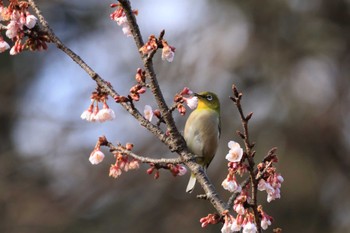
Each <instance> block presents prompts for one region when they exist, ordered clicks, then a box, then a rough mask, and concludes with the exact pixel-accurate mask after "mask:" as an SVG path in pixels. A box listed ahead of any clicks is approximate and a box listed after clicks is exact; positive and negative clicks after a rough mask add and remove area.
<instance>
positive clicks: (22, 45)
mask: <svg viewBox="0 0 350 233" xmlns="http://www.w3.org/2000/svg"><path fill="white" fill-rule="evenodd" d="M28 8H29V4H28V2H25V1H20V2H18V1H10V4H9V5H8V7H5V6H4V5H3V3H2V1H0V22H1V21H3V22H5V23H7V25H6V26H5V28H6V33H5V34H6V36H7V37H8V38H9V39H11V40H12V41H13V42H14V45H13V46H12V48H11V50H10V54H11V55H16V54H18V53H20V52H22V51H23V50H31V51H41V50H45V49H47V44H46V43H48V42H50V39H49V37H48V35H47V34H46V33H44V32H42V31H40V30H39V28H38V27H35V26H36V24H37V18H36V17H35V16H34V15H31V14H30V12H29V11H28ZM25 38H27V39H25ZM9 48H10V45H9V44H8V43H7V42H6V41H5V40H4V39H3V38H2V37H1V36H0V52H4V51H6V50H7V49H9Z"/></svg>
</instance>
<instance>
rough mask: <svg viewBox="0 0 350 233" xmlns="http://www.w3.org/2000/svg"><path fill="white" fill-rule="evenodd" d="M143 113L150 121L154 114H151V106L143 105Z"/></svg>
mask: <svg viewBox="0 0 350 233" xmlns="http://www.w3.org/2000/svg"><path fill="white" fill-rule="evenodd" d="M143 114H144V116H145V118H146V119H147V120H149V121H152V118H153V115H154V114H153V110H152V107H151V106H149V105H145V108H144V110H143Z"/></svg>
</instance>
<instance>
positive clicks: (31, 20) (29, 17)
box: [24, 15, 38, 29]
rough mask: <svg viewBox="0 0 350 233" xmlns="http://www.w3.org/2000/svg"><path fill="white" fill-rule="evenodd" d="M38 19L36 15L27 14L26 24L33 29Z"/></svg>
mask: <svg viewBox="0 0 350 233" xmlns="http://www.w3.org/2000/svg"><path fill="white" fill-rule="evenodd" d="M37 20H38V19H37V18H36V17H35V16H34V15H27V17H26V19H25V23H24V24H25V25H26V26H27V28H29V29H32V28H33V27H34V26H35V24H36V21H37Z"/></svg>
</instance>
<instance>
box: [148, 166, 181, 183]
mask: <svg viewBox="0 0 350 233" xmlns="http://www.w3.org/2000/svg"><path fill="white" fill-rule="evenodd" d="M149 165H150V166H151V167H150V168H149V169H147V174H149V175H152V174H153V172H154V179H158V178H159V175H160V173H159V169H160V168H163V169H166V170H169V171H170V173H171V174H172V175H173V176H183V175H185V174H186V173H187V169H186V167H185V166H183V165H180V164H165V165H164V164H163V165H161V164H154V163H150V164H149Z"/></svg>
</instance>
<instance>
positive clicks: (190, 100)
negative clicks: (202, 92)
mask: <svg viewBox="0 0 350 233" xmlns="http://www.w3.org/2000/svg"><path fill="white" fill-rule="evenodd" d="M185 96H189V97H185ZM174 102H175V105H176V108H177V110H178V111H179V113H180V114H181V115H182V116H183V115H185V114H186V108H185V106H184V105H183V103H186V104H187V106H188V107H189V108H190V109H195V108H196V107H197V105H198V98H197V97H196V96H193V91H191V90H190V89H189V88H188V87H184V89H183V90H182V91H181V92H180V93H177V94H176V95H175V97H174Z"/></svg>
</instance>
